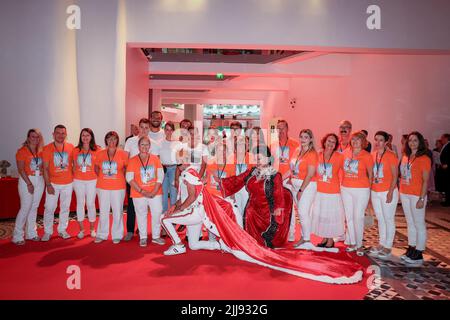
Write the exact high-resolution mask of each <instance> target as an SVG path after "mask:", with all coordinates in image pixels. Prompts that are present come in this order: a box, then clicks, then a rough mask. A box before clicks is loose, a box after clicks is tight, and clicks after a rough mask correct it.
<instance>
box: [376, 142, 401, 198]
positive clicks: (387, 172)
mask: <svg viewBox="0 0 450 320" xmlns="http://www.w3.org/2000/svg"><path fill="white" fill-rule="evenodd" d="M372 159H373V162H374V165H373V179H372V190H373V191H375V192H384V191H389V188H390V187H391V183H392V179H397V177H393V176H392V170H391V167H392V166H394V167H397V166H398V159H397V156H396V155H395V153H394V152H392V151H391V150H388V149H386V151H385V152H384V154H383V157H382V158H381V163H379V164H378V165H377V153H376V152H373V153H372Z"/></svg>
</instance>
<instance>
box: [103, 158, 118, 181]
mask: <svg viewBox="0 0 450 320" xmlns="http://www.w3.org/2000/svg"><path fill="white" fill-rule="evenodd" d="M102 172H103V175H104V176H105V178H108V177H113V176H114V175H116V174H117V162H115V161H111V163H110V162H109V161H103V162H102Z"/></svg>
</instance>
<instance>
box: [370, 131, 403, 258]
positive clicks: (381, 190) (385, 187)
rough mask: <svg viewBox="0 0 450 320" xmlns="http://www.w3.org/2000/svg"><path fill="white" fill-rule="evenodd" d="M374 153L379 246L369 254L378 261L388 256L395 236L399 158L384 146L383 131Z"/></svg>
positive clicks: (374, 189) (376, 134) (378, 134)
mask: <svg viewBox="0 0 450 320" xmlns="http://www.w3.org/2000/svg"><path fill="white" fill-rule="evenodd" d="M374 139H375V143H374V147H375V151H374V152H373V153H372V158H373V161H374V162H375V165H374V166H373V180H372V192H371V199H372V207H373V210H374V211H375V215H376V217H377V221H378V233H379V239H380V240H379V245H378V247H373V248H372V249H371V250H370V252H369V254H370V255H371V256H375V257H378V258H381V259H387V258H389V257H390V256H391V250H392V244H393V243H394V236H395V211H396V210H397V203H398V190H397V177H398V159H397V157H396V155H395V153H394V152H393V151H391V150H390V149H389V148H388V146H387V144H388V141H389V134H388V133H387V132H384V131H378V132H377V133H375V137H374Z"/></svg>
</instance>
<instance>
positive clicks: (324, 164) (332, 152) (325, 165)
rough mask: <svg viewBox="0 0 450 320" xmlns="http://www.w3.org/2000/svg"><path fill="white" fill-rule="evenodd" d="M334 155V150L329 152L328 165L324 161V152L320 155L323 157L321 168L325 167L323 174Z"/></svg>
mask: <svg viewBox="0 0 450 320" xmlns="http://www.w3.org/2000/svg"><path fill="white" fill-rule="evenodd" d="M333 154H334V150H333V151H331V155H330V158H329V159H328V163H327V162H326V161H325V152H323V153H322V157H323V166H324V167H325V172H326V170H327V167H328V165H329V164H330V163H331V158H332V157H333Z"/></svg>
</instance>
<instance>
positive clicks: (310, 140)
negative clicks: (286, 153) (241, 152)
mask: <svg viewBox="0 0 450 320" xmlns="http://www.w3.org/2000/svg"><path fill="white" fill-rule="evenodd" d="M299 138H300V147H299V148H298V149H297V150H296V152H295V153H294V154H296V155H297V156H294V157H293V158H292V159H291V161H290V164H289V167H290V174H291V176H290V181H291V185H292V191H293V193H294V194H293V196H294V201H295V202H296V204H297V210H298V215H299V218H300V225H301V230H302V237H301V239H300V241H298V242H297V243H296V244H295V245H294V247H295V248H297V249H308V250H311V249H314V245H313V244H312V243H311V208H312V204H313V202H314V198H315V196H316V192H317V184H316V176H315V175H316V167H317V163H318V156H317V152H316V148H315V146H314V135H313V133H312V131H311V130H310V129H303V130H301V131H300V134H299Z"/></svg>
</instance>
